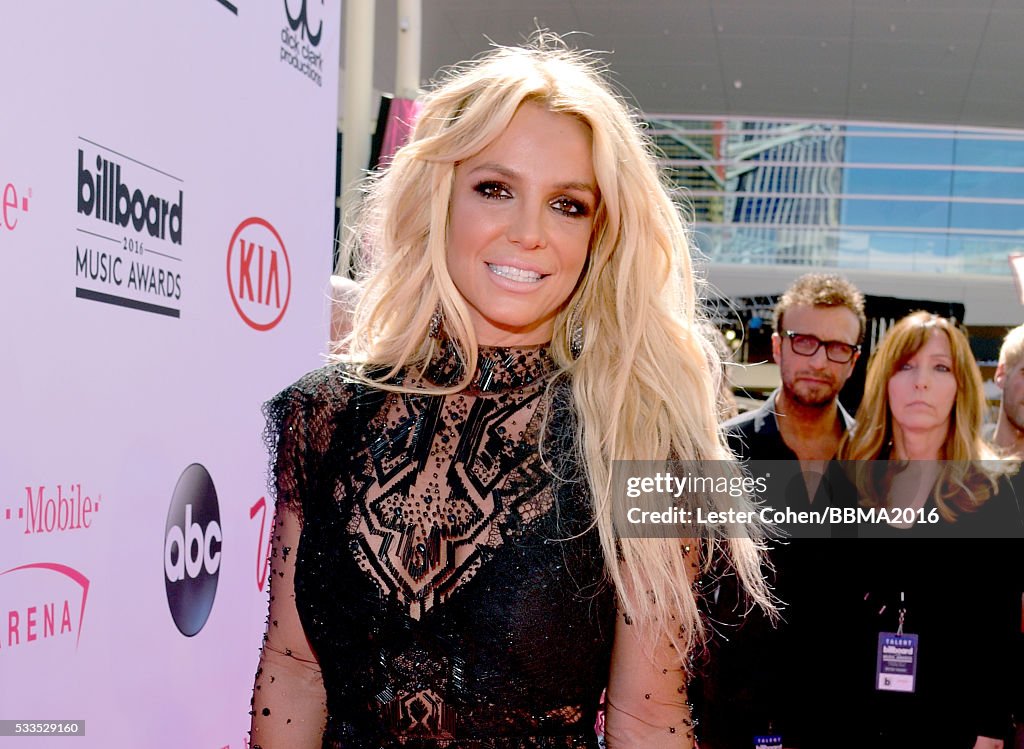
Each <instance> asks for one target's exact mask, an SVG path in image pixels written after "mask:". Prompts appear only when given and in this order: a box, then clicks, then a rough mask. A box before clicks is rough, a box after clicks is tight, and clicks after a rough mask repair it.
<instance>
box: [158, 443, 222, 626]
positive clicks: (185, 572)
mask: <svg viewBox="0 0 1024 749" xmlns="http://www.w3.org/2000/svg"><path fill="white" fill-rule="evenodd" d="M222 543H223V534H222V533H221V526H220V506H219V504H218V503H217V490H216V489H215V488H214V486H213V479H212V478H210V474H209V472H208V471H207V470H206V468H204V467H203V466H201V465H200V464H199V463H193V464H192V465H190V466H189V467H188V468H186V469H185V470H184V472H182V474H181V477H180V478H179V479H178V483H177V485H176V486H175V487H174V495H173V496H172V497H171V506H170V508H169V509H168V511H167V526H166V531H165V533H164V554H163V557H164V584H165V588H166V591H167V605H168V606H169V607H170V610H171V618H172V619H174V624H175V626H177V628H178V630H179V631H180V632H181V633H182V634H183V635H185V636H186V637H192V636H193V635H195V634H198V632H199V631H200V630H201V629H202V628H203V626H204V625H205V624H206V620H207V619H208V618H209V616H210V611H211V610H212V609H213V601H214V599H215V598H216V597H217V580H218V579H219V577H220V560H221V548H222Z"/></svg>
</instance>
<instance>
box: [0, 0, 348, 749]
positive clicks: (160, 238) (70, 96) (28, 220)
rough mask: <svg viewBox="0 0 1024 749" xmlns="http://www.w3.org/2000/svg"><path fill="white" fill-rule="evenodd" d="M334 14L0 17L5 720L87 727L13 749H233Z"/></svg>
mask: <svg viewBox="0 0 1024 749" xmlns="http://www.w3.org/2000/svg"><path fill="white" fill-rule="evenodd" d="M340 12H341V8H340V0H265V1H263V2H252V0H236V2H227V0H190V2H152V1H147V2H139V1H138V0H94V1H93V2H88V3H68V2H52V1H44V0H38V1H34V2H24V3H14V2H7V3H4V8H3V12H2V14H0V26H2V27H3V31H4V39H5V41H4V43H3V44H2V45H0V309H2V311H3V315H2V319H0V423H2V427H0V721H67V720H84V721H85V736H84V737H79V738H71V737H54V738H38V737H37V738H34V739H26V740H25V746H29V745H31V746H32V747H48V746H51V745H52V746H57V747H62V748H69V747H75V746H77V747H86V746H88V747H104V748H108V747H114V748H119V747H167V748H168V749H170V748H171V747H175V748H176V749H177V748H180V747H189V748H194V749H226V748H230V749H241V748H242V747H244V746H245V745H246V733H247V729H248V722H249V716H248V711H249V698H250V691H251V688H252V678H253V673H254V671H255V668H256V661H257V657H258V649H259V645H260V641H261V637H262V632H263V627H264V617H265V607H266V592H265V586H266V577H267V567H266V565H265V559H266V550H267V542H268V533H269V526H270V520H271V514H272V507H271V504H270V499H269V497H268V496H267V491H266V473H267V471H266V468H267V463H266V451H265V448H264V445H263V442H262V438H261V433H262V430H263V417H262V414H261V412H260V406H261V404H262V402H263V401H265V400H266V399H267V398H269V397H270V396H271V395H273V394H274V393H275V392H277V391H278V390H279V389H281V388H282V387H283V386H285V385H286V384H288V383H289V382H290V381H292V380H294V379H295V378H297V377H298V376H299V375H301V374H302V373H303V372H305V371H308V370H309V369H313V368H315V367H316V366H318V365H319V364H320V363H321V361H322V360H321V356H320V352H322V351H323V350H324V342H325V339H326V336H327V329H328V317H327V309H326V303H325V294H326V289H327V280H328V277H329V274H330V264H331V243H332V222H333V213H334V198H333V196H334V179H335V157H334V151H335V139H336V135H335V133H336V122H337V119H336V118H337V91H338V81H337V76H338V34H339V29H340V28H341V23H340ZM0 725H6V728H5V730H7V731H10V730H11V729H12V726H11V725H10V724H3V723H0ZM29 730H39V729H38V728H36V729H29ZM58 730H59V729H58ZM9 744H10V745H14V746H21V745H22V743H21V741H20V740H19V739H18V738H14V737H0V746H7V745H9Z"/></svg>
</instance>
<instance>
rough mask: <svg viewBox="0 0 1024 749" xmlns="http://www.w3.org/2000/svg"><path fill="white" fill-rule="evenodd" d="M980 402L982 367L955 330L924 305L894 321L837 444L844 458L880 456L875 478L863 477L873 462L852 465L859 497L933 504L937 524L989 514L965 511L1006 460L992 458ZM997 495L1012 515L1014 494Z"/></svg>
mask: <svg viewBox="0 0 1024 749" xmlns="http://www.w3.org/2000/svg"><path fill="white" fill-rule="evenodd" d="M984 409H985V394H984V389H983V386H982V379H981V372H980V371H979V369H978V365H977V363H976V362H975V360H974V355H973V354H972V353H971V348H970V344H968V342H967V337H966V336H965V335H964V334H963V332H962V331H960V329H959V328H957V327H956V326H955V325H954V324H953V323H951V322H950V321H949V320H948V319H946V318H944V317H940V316H938V315H934V314H931V313H928V312H914V313H912V314H910V315H907V316H906V317H904V318H903V319H901V320H899V321H898V322H897V323H896V324H895V325H894V326H893V327H892V329H891V330H889V331H888V332H887V333H886V335H885V338H884V339H883V341H882V343H881V345H880V346H879V348H878V349H877V350H876V351H875V353H874V354H873V355H872V358H871V362H870V364H869V366H868V372H867V378H866V380H865V385H864V397H863V399H862V400H861V405H860V408H859V409H858V411H857V419H856V420H857V428H856V429H855V430H853V431H852V432H851V433H850V434H849V435H847V438H846V440H845V442H844V444H843V445H842V446H841V447H840V453H839V454H840V457H841V459H843V460H849V461H889V463H887V464H885V465H886V466H887V470H884V471H881V473H882V474H884V476H885V477H886V478H885V480H883V481H882V482H881V483H880V484H879V483H877V482H874V481H873V480H872V481H868V480H865V479H866V478H867V477H868V476H872V475H873V476H875V477H877V475H878V474H879V472H880V471H876V470H872V471H857V472H856V474H857V475H858V476H859V477H860V479H859V481H858V489H859V490H860V496H861V497H862V504H864V505H866V506H869V507H870V506H874V507H890V508H895V507H898V508H901V509H905V510H921V511H923V512H918V513H910V512H908V513H905V515H906V516H907V518H908V519H909V517H910V515H911V514H916V515H917V516H921V517H924V518H925V520H926V521H927V517H928V514H929V511H930V510H931V509H932V508H934V509H935V510H936V512H935V513H931V517H932V518H936V517H937V518H939V519H941V521H943V522H944V523H956V522H957V521H959V520H962V519H967V517H968V516H972V517H971V519H972V520H978V519H980V518H981V517H993V516H989V515H988V514H987V513H986V514H985V515H982V516H977V517H974V516H973V515H972V514H973V513H976V512H978V511H979V510H980V509H981V508H983V507H984V506H985V505H986V503H987V502H988V501H989V500H990V499H992V498H993V496H994V495H997V494H998V489H999V486H998V484H999V479H1000V477H1001V476H1004V475H1005V474H1006V473H1007V472H1008V471H1010V470H1012V469H1013V468H1014V465H1013V464H1012V463H1007V462H1003V461H998V460H996V457H997V456H996V455H995V453H994V452H993V451H992V449H991V447H989V445H988V444H987V443H986V442H985V440H984V439H983V438H982V436H981V426H982V420H983V417H984ZM878 465H879V466H881V465H883V464H878ZM908 466H910V468H909V469H908ZM901 473H903V474H905V477H904V478H903V479H902V480H901V479H900V474H901ZM892 482H895V483H892ZM911 484H912V485H911ZM894 503H895V505H894ZM1002 503H1003V506H1004V507H1005V509H1006V510H1008V511H1009V515H1008V517H1010V518H1011V519H1012V514H1013V512H1015V510H1016V502H1013V503H1011V502H1010V501H1008V500H1006V499H1005V497H1004V498H1003V500H1002ZM1018 523H1019V521H1018ZM913 524H914V523H910V522H896V523H893V524H892V525H894V526H895V527H897V528H899V527H903V526H910V525H913ZM923 525H924V524H922V526H923ZM932 525H937V524H936V523H932ZM992 530H996V531H1005V530H1006V528H999V527H998V525H997V524H996V525H995V526H994V527H992Z"/></svg>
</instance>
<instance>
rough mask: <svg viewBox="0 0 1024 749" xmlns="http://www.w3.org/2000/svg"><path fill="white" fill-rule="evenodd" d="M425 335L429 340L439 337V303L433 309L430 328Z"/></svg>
mask: <svg viewBox="0 0 1024 749" xmlns="http://www.w3.org/2000/svg"><path fill="white" fill-rule="evenodd" d="M427 335H429V336H430V337H431V338H435V339H436V338H440V337H441V303H440V302H438V304H437V307H435V308H434V314H432V315H431V316H430V328H429V329H428V331H427Z"/></svg>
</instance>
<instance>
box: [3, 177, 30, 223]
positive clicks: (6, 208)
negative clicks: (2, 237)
mask: <svg viewBox="0 0 1024 749" xmlns="http://www.w3.org/2000/svg"><path fill="white" fill-rule="evenodd" d="M31 197H32V188H31V187H29V188H27V189H22V190H19V189H18V186H17V185H15V184H14V183H13V182H7V183H6V184H5V183H3V182H0V233H3V232H11V231H14V230H15V229H17V228H18V223H19V222H20V219H21V217H22V216H23V215H24V214H26V213H28V205H29V200H30V199H31Z"/></svg>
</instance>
